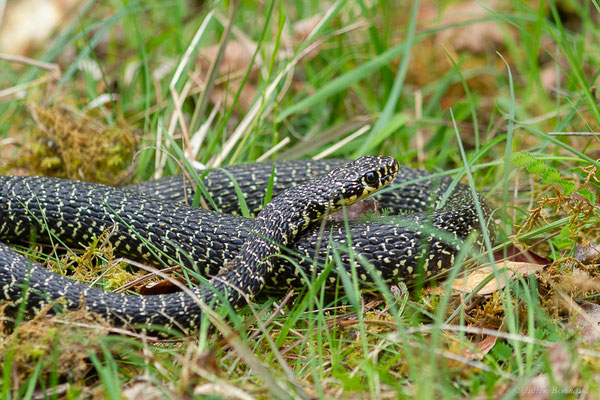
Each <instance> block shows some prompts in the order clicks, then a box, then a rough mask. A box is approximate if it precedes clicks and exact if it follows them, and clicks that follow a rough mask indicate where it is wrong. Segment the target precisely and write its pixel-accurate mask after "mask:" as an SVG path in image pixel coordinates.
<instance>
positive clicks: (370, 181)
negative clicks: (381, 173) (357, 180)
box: [365, 172, 377, 185]
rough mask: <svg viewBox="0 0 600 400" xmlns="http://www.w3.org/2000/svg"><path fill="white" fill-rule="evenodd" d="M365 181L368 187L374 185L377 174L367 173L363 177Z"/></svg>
mask: <svg viewBox="0 0 600 400" xmlns="http://www.w3.org/2000/svg"><path fill="white" fill-rule="evenodd" d="M365 181H367V183H368V184H369V185H374V184H376V183H377V174H376V173H375V172H367V174H366V175H365Z"/></svg>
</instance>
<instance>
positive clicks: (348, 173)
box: [327, 156, 400, 208]
mask: <svg viewBox="0 0 600 400" xmlns="http://www.w3.org/2000/svg"><path fill="white" fill-rule="evenodd" d="M399 168H400V166H399V164H398V161H396V159H395V158H393V157H375V156H364V157H360V158H358V159H357V160H354V161H352V162H350V163H348V164H346V165H344V166H341V167H339V168H336V169H334V170H332V171H331V172H329V173H328V174H327V177H328V178H329V179H331V182H332V183H334V185H332V186H331V187H332V190H333V191H337V192H338V193H332V194H331V198H332V199H335V201H334V202H333V205H332V206H333V207H334V208H340V207H342V205H344V206H348V205H350V204H352V203H354V202H356V201H358V200H361V199H364V198H365V197H367V196H369V195H371V194H372V193H375V192H376V191H378V190H379V189H381V188H383V187H385V186H386V185H387V184H389V183H390V182H391V181H392V180H393V179H394V178H395V177H396V175H397V174H398V169H399Z"/></svg>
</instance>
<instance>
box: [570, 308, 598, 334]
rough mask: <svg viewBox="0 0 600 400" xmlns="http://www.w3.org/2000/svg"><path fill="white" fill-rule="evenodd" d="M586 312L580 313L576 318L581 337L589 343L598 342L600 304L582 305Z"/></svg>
mask: <svg viewBox="0 0 600 400" xmlns="http://www.w3.org/2000/svg"><path fill="white" fill-rule="evenodd" d="M581 308H582V309H583V311H584V312H585V314H578V315H577V318H576V319H575V324H576V326H577V328H579V330H580V331H581V338H582V339H583V340H585V341H586V342H588V343H596V342H597V341H598V339H600V305H598V304H594V303H586V304H583V305H582V306H581Z"/></svg>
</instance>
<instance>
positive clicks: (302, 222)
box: [0, 156, 399, 333]
mask: <svg viewBox="0 0 600 400" xmlns="http://www.w3.org/2000/svg"><path fill="white" fill-rule="evenodd" d="M398 167H399V166H398V162H397V161H396V160H395V159H394V158H392V157H374V156H365V157H361V158H359V159H357V160H356V161H353V162H350V163H348V164H346V165H343V166H341V167H339V168H335V169H333V170H331V171H330V172H328V173H326V174H324V175H322V176H320V177H318V178H316V179H314V180H312V181H309V182H307V183H305V184H300V185H298V186H294V187H291V188H289V189H287V190H286V191H284V192H283V193H281V194H280V195H278V196H276V197H275V198H274V199H273V201H271V202H269V203H268V204H267V205H266V206H265V207H264V209H263V210H262V211H261V212H259V213H258V215H257V216H256V218H255V219H254V221H253V222H252V225H251V227H250V229H249V230H248V238H247V239H246V240H245V242H244V243H243V244H242V246H241V247H240V250H239V253H238V254H237V255H236V256H235V258H234V259H233V263H232V264H233V265H232V266H231V267H230V268H229V270H228V271H227V272H225V273H223V274H221V275H219V276H217V277H214V278H212V279H211V280H210V281H209V282H208V284H201V285H199V286H198V287H197V288H195V289H193V290H191V291H190V292H188V291H183V292H179V293H172V294H165V295H154V296H143V297H141V296H135V295H129V294H120V293H111V292H105V291H102V290H99V289H96V288H91V287H89V286H86V285H83V284H81V283H77V282H75V281H71V280H68V278H61V277H60V276H59V275H56V274H48V273H47V271H46V270H44V269H43V268H41V267H40V266H36V265H30V266H27V263H25V262H24V261H23V259H21V258H20V257H17V256H15V255H14V254H15V253H9V252H7V251H6V250H5V249H6V248H5V247H3V248H2V250H1V251H0V282H2V283H1V284H0V287H1V289H2V292H3V297H4V298H5V299H9V300H10V299H15V300H16V301H17V302H19V301H22V302H25V304H26V305H27V307H28V308H38V307H39V306H40V304H43V303H45V302H47V301H48V297H50V298H51V299H52V300H58V299H59V298H62V299H64V302H66V306H67V308H80V307H82V306H83V307H85V308H86V309H87V310H88V311H91V312H95V313H98V314H100V315H101V316H103V317H105V318H106V319H108V320H109V321H110V322H112V323H113V324H115V325H120V324H127V325H132V326H136V325H142V326H149V327H160V328H161V329H164V328H166V329H171V328H176V329H179V330H181V331H183V332H184V333H190V332H193V331H194V330H197V329H198V328H199V327H200V321H201V319H202V315H203V312H202V306H206V305H209V306H211V307H216V306H215V304H218V303H219V300H220V298H221V297H224V298H225V299H226V301H227V302H228V303H229V305H230V306H232V307H239V306H240V305H241V304H242V302H243V301H245V300H246V299H252V298H253V296H254V295H255V294H256V293H257V292H259V291H260V290H262V288H263V287H264V286H265V281H266V278H267V277H268V276H270V275H271V274H272V273H273V270H274V268H275V257H274V256H276V255H277V254H279V253H280V248H281V247H285V246H287V245H288V244H289V243H290V242H291V241H292V240H293V239H294V238H295V237H296V236H297V234H298V233H299V232H301V231H303V230H305V229H306V228H307V227H308V226H309V225H310V223H312V222H314V221H317V220H319V219H321V218H323V216H325V215H328V214H329V213H331V212H333V211H336V210H338V209H340V208H342V207H344V206H348V205H350V204H352V203H354V202H355V201H357V200H360V199H362V198H364V197H366V196H368V195H370V194H371V193H373V192H375V191H377V190H379V189H380V188H382V187H383V186H385V185H387V184H388V183H389V182H391V181H392V180H393V179H394V177H395V176H396V174H397V172H398ZM59 186H60V185H59ZM62 189H64V187H63V188H62ZM65 194H67V193H63V195H62V196H59V197H60V198H61V199H62V200H63V201H64V203H63V204H62V207H60V209H59V210H57V211H58V214H63V215H64V213H65V212H71V217H75V213H76V211H75V210H74V209H72V208H69V205H68V204H67V203H69V200H70V199H68V198H67V196H65ZM76 197H77V193H71V199H72V198H76ZM35 201H36V200H35V199H33V202H35ZM11 204H12V201H9V202H8V206H7V208H8V209H9V210H10V209H11V207H12V206H11ZM133 205H135V204H133ZM121 206H122V207H123V208H125V207H131V206H132V203H130V202H124V203H122V204H121ZM51 212H52V210H50V209H46V210H45V216H46V217H47V216H48V214H49V213H51ZM128 212H129V213H132V212H133V210H132V209H128ZM203 214H204V215H203V217H201V218H200V219H199V220H197V221H196V223H198V224H201V225H210V224H211V223H212V224H218V219H219V216H218V214H216V213H212V212H210V211H203ZM81 215H82V214H81V212H79V216H78V217H77V218H75V220H73V219H72V220H73V222H75V221H76V220H77V219H79V217H81ZM9 218H10V216H9ZM13 222H16V229H15V231H18V230H20V228H21V227H20V226H19V225H20V224H19V221H13ZM61 222H62V221H61ZM91 222H92V223H91V226H93V225H94V222H93V221H91ZM147 222H150V221H147ZM3 225H4V224H3ZM57 228H60V224H58V223H57ZM82 229H83V227H82V226H79V227H78V231H79V232H81V231H82ZM24 285H25V286H27V285H28V286H29V287H28V289H29V290H28V291H27V293H25V295H23V293H22V287H23V286H24Z"/></svg>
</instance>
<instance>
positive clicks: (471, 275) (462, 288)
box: [452, 261, 544, 296]
mask: <svg viewBox="0 0 600 400" xmlns="http://www.w3.org/2000/svg"><path fill="white" fill-rule="evenodd" d="M496 268H497V269H502V268H506V269H507V270H508V271H506V273H503V272H502V271H500V282H498V281H497V280H496V279H494V278H492V280H490V281H489V282H488V283H487V284H486V285H485V286H484V287H483V288H481V290H480V291H478V292H477V294H478V295H482V296H483V295H487V294H491V293H493V292H495V291H497V290H498V289H499V288H502V287H504V286H505V285H506V282H504V279H503V278H502V277H503V276H506V277H508V279H513V278H515V277H516V274H518V275H520V276H527V275H531V274H533V273H535V272H537V271H539V270H540V269H542V268H544V265H540V264H533V263H526V262H516V261H504V262H502V263H498V264H496ZM490 275H492V276H493V275H494V270H493V268H492V267H491V266H482V267H480V268H478V269H476V270H473V271H469V272H466V273H465V276H464V277H463V278H457V279H456V280H455V281H454V282H452V288H453V289H454V290H457V291H459V292H465V293H471V292H473V291H474V290H475V288H477V286H479V284H480V283H481V282H483V281H484V280H485V279H487V278H488V277H489V276H490Z"/></svg>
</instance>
